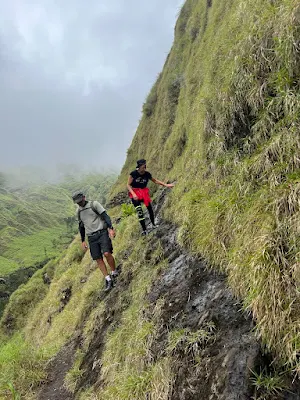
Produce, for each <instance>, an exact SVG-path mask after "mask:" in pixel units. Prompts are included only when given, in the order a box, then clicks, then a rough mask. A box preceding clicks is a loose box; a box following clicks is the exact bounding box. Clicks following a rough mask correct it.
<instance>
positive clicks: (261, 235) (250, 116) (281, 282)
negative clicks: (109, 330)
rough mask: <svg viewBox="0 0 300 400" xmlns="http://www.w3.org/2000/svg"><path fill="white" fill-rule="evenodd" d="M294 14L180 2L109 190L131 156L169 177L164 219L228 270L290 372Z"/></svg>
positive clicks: (291, 2)
mask: <svg viewBox="0 0 300 400" xmlns="http://www.w3.org/2000/svg"><path fill="white" fill-rule="evenodd" d="M299 15H300V14H299V3H298V2H297V1H296V0H284V1H279V0H275V1H272V2H261V1H259V0H246V1H243V2H240V1H238V0H229V1H225V0H222V1H218V2H217V1H212V4H211V6H209V5H208V2H207V1H206V0H187V1H186V2H185V4H184V6H183V8H182V10H181V13H180V15H179V18H178V22H177V24H176V29H175V40H174V44H173V47H172V49H171V51H170V54H169V56H168V58H167V60H166V63H165V66H164V68H163V71H162V73H161V74H160V75H159V77H158V79H157V82H156V83H155V85H154V86H153V88H152V90H151V93H150V95H149V97H148V98H147V99H146V103H145V106H144V112H143V117H142V119H141V121H140V124H139V126H138V128H137V132H136V135H135V137H134V139H133V141H132V143H131V146H130V148H129V150H128V153H127V159H126V162H125V164H124V167H123V169H122V171H121V174H120V176H119V178H118V180H117V183H116V185H115V186H114V188H113V190H112V193H111V195H112V196H114V195H116V194H117V193H119V192H120V191H125V190H126V189H125V185H126V181H127V176H128V174H129V172H130V171H131V169H133V168H134V164H135V161H136V159H138V158H140V157H144V158H145V159H147V167H148V168H149V170H150V172H152V174H153V176H155V177H157V178H161V179H163V180H167V179H169V180H170V181H172V180H176V182H177V183H176V187H175V189H174V190H173V191H172V194H171V196H170V198H169V199H168V201H167V207H166V209H165V218H168V219H169V220H171V221H175V222H176V223H178V225H179V226H180V234H179V238H180V240H181V242H182V243H184V245H185V246H187V247H188V248H189V249H190V251H191V252H193V253H195V254H200V255H201V256H204V257H205V258H206V260H207V262H208V264H209V265H210V266H211V267H214V268H218V269H221V270H222V271H225V272H226V273H227V274H228V277H229V283H230V284H231V286H232V288H233V290H234V291H235V293H236V294H237V295H238V296H240V297H241V298H242V299H243V300H244V306H245V308H246V309H249V310H251V311H252V314H253V316H254V319H255V321H256V322H257V335H258V337H260V338H261V339H262V341H263V343H264V344H266V346H267V348H268V349H269V350H271V351H272V352H273V354H274V356H275V358H276V361H277V362H278V363H279V364H286V363H287V364H288V365H289V366H291V368H293V369H294V371H299V368H300V367H299V360H298V358H297V354H298V353H299V351H300V347H299V344H300V341H299V322H300V313H299V310H300V302H299V287H300V280H299V254H300V245H299V243H300V242H299V228H298V223H297V221H298V220H299V217H300V207H299V201H298V199H299V194H300V186H299V182H300V162H299V157H298V155H299V151H300V141H299V129H300V119H299V115H300V96H299V78H300V73H299V63H300V59H299V52H298V49H297V45H296V43H298V42H297V40H298V39H297V38H298V37H299V33H300V32H299V26H300V25H299ZM141 149H143V154H141V152H140V151H141ZM151 190H152V191H154V190H155V187H154V185H152V184H151Z"/></svg>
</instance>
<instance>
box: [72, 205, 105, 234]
mask: <svg viewBox="0 0 300 400" xmlns="http://www.w3.org/2000/svg"><path fill="white" fill-rule="evenodd" d="M91 209H92V210H93V211H94V213H95V214H96V215H98V217H99V218H100V219H102V221H103V222H104V227H103V229H107V223H106V222H105V220H104V219H103V218H102V217H101V214H99V212H98V211H97V210H96V208H95V206H94V202H93V201H91ZM81 211H83V210H78V222H79V224H80V225H82V224H83V222H82V220H81V218H80V213H81Z"/></svg>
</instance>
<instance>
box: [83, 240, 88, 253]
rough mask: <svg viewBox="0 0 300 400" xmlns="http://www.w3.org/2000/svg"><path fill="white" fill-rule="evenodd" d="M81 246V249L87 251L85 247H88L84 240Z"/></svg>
mask: <svg viewBox="0 0 300 400" xmlns="http://www.w3.org/2000/svg"><path fill="white" fill-rule="evenodd" d="M81 247H82V250H83V251H87V249H88V245H87V244H86V242H82V243H81Z"/></svg>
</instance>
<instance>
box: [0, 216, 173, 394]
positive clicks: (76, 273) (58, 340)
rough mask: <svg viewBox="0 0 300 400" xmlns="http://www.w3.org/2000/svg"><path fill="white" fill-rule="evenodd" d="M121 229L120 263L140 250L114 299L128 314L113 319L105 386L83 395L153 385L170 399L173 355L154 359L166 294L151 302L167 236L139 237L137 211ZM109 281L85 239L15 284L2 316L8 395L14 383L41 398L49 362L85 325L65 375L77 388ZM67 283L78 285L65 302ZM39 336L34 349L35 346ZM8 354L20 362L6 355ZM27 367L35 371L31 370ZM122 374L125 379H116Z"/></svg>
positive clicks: (2, 376)
mask: <svg viewBox="0 0 300 400" xmlns="http://www.w3.org/2000/svg"><path fill="white" fill-rule="evenodd" d="M120 212H121V210H120ZM117 232H118V233H117V240H116V241H115V255H116V260H117V262H118V261H119V260H120V259H121V257H122V254H123V253H124V251H125V250H127V249H128V248H131V249H133V250H132V254H131V255H130V257H129V258H128V259H127V260H126V261H124V263H123V273H122V276H123V277H124V279H126V276H130V275H132V274H133V275H134V276H135V279H134V280H133V281H132V282H131V283H130V285H129V287H128V290H124V291H122V292H120V295H119V298H118V300H117V303H116V304H114V307H115V310H116V311H119V312H121V317H120V322H119V324H118V326H112V327H111V330H110V331H109V332H108V333H107V335H108V338H107V341H106V346H105V350H104V352H103V356H102V362H103V369H102V376H101V379H103V380H104V381H105V382H106V384H105V385H104V386H105V388H104V389H103V390H101V391H99V389H98V388H96V387H95V388H93V387H92V388H89V391H88V392H83V393H81V394H80V396H81V398H85V399H87V398H89V396H94V397H91V398H101V399H116V398H118V399H124V400H125V399H127V400H129V399H132V398H143V396H144V393H145V391H146V392H147V393H149V395H151V396H153V398H158V394H159V395H160V396H161V397H160V398H161V399H162V400H163V399H167V398H168V397H167V396H168V393H169V390H170V385H171V382H172V375H171V372H170V367H171V364H170V360H169V358H168V357H167V356H166V357H163V358H161V359H159V360H157V362H153V361H152V360H151V357H150V352H151V350H150V349H151V345H152V343H153V342H154V341H155V340H156V332H157V328H158V327H159V323H160V315H161V309H162V306H163V301H160V302H158V303H157V304H156V306H155V308H154V310H151V312H149V311H148V308H149V306H150V305H149V304H148V302H147V301H145V298H146V296H147V293H148V292H149V291H150V289H151V283H152V282H153V281H154V280H155V279H156V277H157V274H158V273H159V272H160V271H161V270H162V269H163V268H165V266H166V262H165V261H163V254H162V249H161V246H160V244H159V242H157V243H154V242H152V243H151V242H148V243H147V242H146V243H145V242H144V241H142V240H138V237H137V235H138V221H137V219H136V217H135V215H134V216H128V217H126V218H123V220H122V222H121V223H120V225H119V226H118V231H117ZM150 249H151V252H150V253H151V257H150V258H149V250H150ZM147 254H148V256H147V257H146V255H147ZM154 265H155V266H154ZM45 273H47V275H48V277H49V278H50V280H51V284H50V286H49V285H47V284H46V283H44V281H43V276H44V274H45ZM102 286H103V277H102V275H101V274H100V272H99V271H98V269H97V267H96V264H95V263H94V262H93V261H92V260H91V258H90V255H89V254H88V253H86V254H84V253H83V251H82V250H81V247H80V241H79V238H77V239H76V240H75V241H74V243H72V245H71V246H70V247H69V248H68V249H67V250H66V252H65V254H64V256H63V257H62V258H61V259H60V260H52V261H50V262H49V263H48V264H47V265H45V266H44V267H43V268H42V269H41V270H39V271H37V272H36V273H35V274H34V276H33V277H32V278H31V279H30V280H29V282H28V283H27V284H26V285H23V286H21V287H20V288H19V289H18V290H16V291H15V293H14V294H13V295H12V296H11V299H10V302H9V304H8V306H7V307H6V309H5V313H4V315H3V317H2V320H1V331H2V333H3V334H4V335H5V336H3V339H2V346H0V365H1V367H0V390H2V392H0V393H2V394H3V395H6V396H7V395H8V393H9V389H8V386H7V385H8V384H10V385H12V386H11V387H13V388H14V390H15V391H16V393H18V394H19V395H20V396H21V397H22V396H23V397H25V398H28V399H30V398H34V393H35V391H36V387H37V385H38V383H39V381H42V380H43V379H45V377H46V367H47V361H48V360H49V359H50V358H51V357H53V356H55V354H57V352H58V351H59V350H60V349H61V348H62V346H64V345H65V344H66V343H67V342H68V341H69V340H70V338H71V337H72V336H73V335H74V332H75V331H76V330H77V329H81V332H82V345H81V349H80V350H79V351H77V353H76V356H75V361H74V364H73V367H72V369H71V370H70V371H69V372H68V374H67V376H66V379H65V384H66V386H67V387H68V388H69V390H71V391H74V390H75V387H76V384H77V382H78V380H79V379H80V378H81V377H82V375H83V374H84V369H82V368H81V363H82V360H83V357H84V354H86V352H87V351H88V349H89V346H90V344H91V342H92V340H93V338H94V335H95V332H96V331H97V329H98V328H99V327H101V326H103V325H104V324H105V319H106V318H107V310H106V305H105V302H104V301H101V300H100V299H99V293H100V290H101V288H102ZM66 289H70V293H71V296H70V298H69V301H68V302H66V303H64V300H63V299H64V293H66ZM147 315H148V317H147ZM33 343H34V347H35V348H34V351H33V350H32V348H31V346H32V344H33ZM28 352H30V356H29V355H28ZM7 357H10V360H15V361H14V362H11V363H5V362H2V360H3V361H5V360H6V359H7ZM116 365H118V366H117V367H116ZM23 368H26V370H27V371H28V373H27V375H26V374H25V373H24V369H23ZM112 372H113V373H112ZM116 374H117V375H118V376H119V377H120V378H122V379H118V380H115V379H114V377H115V376H116ZM25 375H26V376H25ZM99 378H100V377H99ZM29 382H31V384H30V383H29Z"/></svg>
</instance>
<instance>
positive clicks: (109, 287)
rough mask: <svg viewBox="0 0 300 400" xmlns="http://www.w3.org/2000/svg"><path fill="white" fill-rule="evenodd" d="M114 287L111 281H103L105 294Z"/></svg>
mask: <svg viewBox="0 0 300 400" xmlns="http://www.w3.org/2000/svg"><path fill="white" fill-rule="evenodd" d="M113 287H114V283H113V280H112V279H110V280H108V279H105V292H109V291H110V290H111V289H112V288H113Z"/></svg>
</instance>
